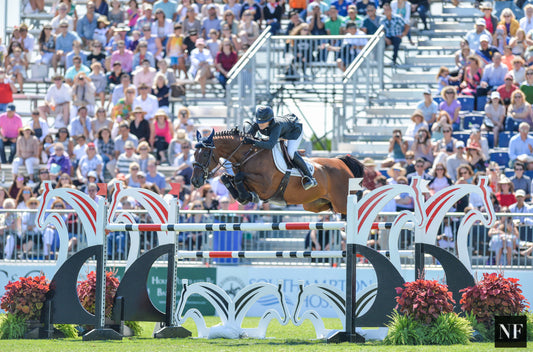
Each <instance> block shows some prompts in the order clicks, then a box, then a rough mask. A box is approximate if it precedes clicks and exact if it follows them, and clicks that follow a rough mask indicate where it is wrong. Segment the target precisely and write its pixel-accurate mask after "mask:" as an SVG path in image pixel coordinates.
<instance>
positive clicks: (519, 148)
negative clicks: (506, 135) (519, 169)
mask: <svg viewBox="0 0 533 352" xmlns="http://www.w3.org/2000/svg"><path fill="white" fill-rule="evenodd" d="M518 132H519V133H518V134H517V135H514V136H513V137H511V140H510V141H509V159H510V164H511V165H514V164H515V163H516V160H517V158H518V157H519V156H521V155H524V154H525V155H527V156H530V157H532V156H533V137H531V136H530V135H529V124H528V123H527V122H522V123H520V125H519V126H518Z"/></svg>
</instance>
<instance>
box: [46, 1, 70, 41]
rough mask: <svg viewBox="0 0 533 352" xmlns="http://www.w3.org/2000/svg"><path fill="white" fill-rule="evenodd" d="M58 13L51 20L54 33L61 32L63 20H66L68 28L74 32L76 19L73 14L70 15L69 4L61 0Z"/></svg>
mask: <svg viewBox="0 0 533 352" xmlns="http://www.w3.org/2000/svg"><path fill="white" fill-rule="evenodd" d="M57 13H58V14H57V15H56V16H55V17H54V18H52V21H51V22H50V25H51V26H52V28H53V33H54V34H55V35H59V34H61V30H60V28H59V26H60V23H61V21H63V20H65V22H66V24H67V28H68V31H69V32H72V31H73V30H74V20H73V18H72V17H71V16H69V15H68V8H67V4H65V3H63V2H60V3H59V5H57Z"/></svg>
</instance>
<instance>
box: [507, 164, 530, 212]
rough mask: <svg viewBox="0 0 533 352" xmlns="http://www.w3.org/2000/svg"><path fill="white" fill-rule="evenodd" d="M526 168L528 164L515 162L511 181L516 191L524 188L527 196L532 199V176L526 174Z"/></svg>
mask: <svg viewBox="0 0 533 352" xmlns="http://www.w3.org/2000/svg"><path fill="white" fill-rule="evenodd" d="M525 169H526V165H525V164H524V163H523V162H521V161H517V162H515V164H514V175H513V176H511V182H512V183H513V186H514V189H515V191H518V190H522V191H524V196H525V198H526V199H531V178H529V176H527V175H524V171H525ZM513 213H514V212H513Z"/></svg>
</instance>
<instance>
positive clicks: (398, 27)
mask: <svg viewBox="0 0 533 352" xmlns="http://www.w3.org/2000/svg"><path fill="white" fill-rule="evenodd" d="M383 13H384V14H385V17H384V18H382V19H381V22H380V25H383V26H384V27H385V43H386V44H387V45H392V46H393V54H392V64H393V65H396V60H397V59H398V50H399V49H400V44H401V42H402V37H405V36H406V35H407V33H408V32H409V25H408V24H407V23H405V21H404V20H403V18H401V17H400V16H398V15H394V14H392V10H391V6H390V4H388V3H385V4H384V5H383Z"/></svg>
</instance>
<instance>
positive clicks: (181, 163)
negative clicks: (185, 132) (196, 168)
mask: <svg viewBox="0 0 533 352" xmlns="http://www.w3.org/2000/svg"><path fill="white" fill-rule="evenodd" d="M193 163H194V154H193V153H191V142H190V141H186V142H184V143H183V144H182V145H181V153H180V154H178V156H176V158H175V159H174V162H173V164H172V165H173V166H175V167H176V169H175V175H181V176H183V177H184V179H185V184H187V185H188V184H190V183H191V176H192V169H193Z"/></svg>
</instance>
